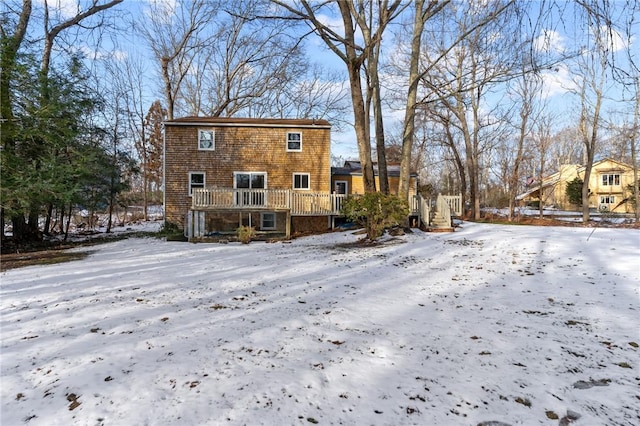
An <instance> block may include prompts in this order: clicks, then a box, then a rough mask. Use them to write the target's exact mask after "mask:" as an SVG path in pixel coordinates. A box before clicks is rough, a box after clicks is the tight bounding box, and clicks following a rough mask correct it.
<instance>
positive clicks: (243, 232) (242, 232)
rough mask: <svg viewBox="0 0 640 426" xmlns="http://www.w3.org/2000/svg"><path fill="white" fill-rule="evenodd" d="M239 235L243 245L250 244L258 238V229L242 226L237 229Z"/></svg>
mask: <svg viewBox="0 0 640 426" xmlns="http://www.w3.org/2000/svg"><path fill="white" fill-rule="evenodd" d="M236 232H237V233H238V241H240V242H241V243H242V244H249V242H250V241H251V240H252V239H253V238H254V237H255V236H256V228H253V227H251V226H244V225H242V226H240V227H239V228H238V229H236Z"/></svg>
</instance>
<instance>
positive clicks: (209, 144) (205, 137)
mask: <svg viewBox="0 0 640 426" xmlns="http://www.w3.org/2000/svg"><path fill="white" fill-rule="evenodd" d="M215 149H216V142H215V132H214V131H213V130H198V150H200V151H213V150H215Z"/></svg>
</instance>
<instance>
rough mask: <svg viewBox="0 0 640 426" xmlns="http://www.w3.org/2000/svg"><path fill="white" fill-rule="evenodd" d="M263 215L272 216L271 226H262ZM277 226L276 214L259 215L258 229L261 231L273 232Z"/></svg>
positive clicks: (265, 213) (264, 213)
mask: <svg viewBox="0 0 640 426" xmlns="http://www.w3.org/2000/svg"><path fill="white" fill-rule="evenodd" d="M265 215H272V216H273V226H264V217H265ZM276 226H277V217H276V214H275V213H274V212H263V213H260V229H263V230H265V231H274V230H275V229H276Z"/></svg>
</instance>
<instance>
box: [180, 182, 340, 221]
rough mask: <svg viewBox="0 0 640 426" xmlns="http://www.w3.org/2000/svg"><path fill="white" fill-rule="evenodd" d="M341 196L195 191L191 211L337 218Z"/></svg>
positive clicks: (270, 191)
mask: <svg viewBox="0 0 640 426" xmlns="http://www.w3.org/2000/svg"><path fill="white" fill-rule="evenodd" d="M346 197H347V196H346V195H344V194H328V193H314V192H299V191H291V190H288V189H224V188H215V189H195V190H194V191H193V196H192V199H191V210H197V211H207V210H230V211H234V210H236V211H239V210H265V211H289V212H290V214H291V215H292V216H339V215H340V210H341V208H342V202H343V201H344V199H345V198H346Z"/></svg>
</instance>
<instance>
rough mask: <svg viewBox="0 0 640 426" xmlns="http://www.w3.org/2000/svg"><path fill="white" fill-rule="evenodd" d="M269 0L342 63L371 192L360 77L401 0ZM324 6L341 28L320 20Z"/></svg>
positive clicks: (368, 131)
mask: <svg viewBox="0 0 640 426" xmlns="http://www.w3.org/2000/svg"><path fill="white" fill-rule="evenodd" d="M272 1H273V3H274V4H276V5H278V6H280V7H282V8H284V9H285V10H287V11H288V12H289V13H290V14H291V15H292V17H293V18H294V19H298V20H302V21H304V22H305V23H306V24H307V25H308V26H309V27H310V28H311V31H312V32H315V33H316V34H317V35H318V36H319V37H320V38H321V39H322V40H323V42H324V43H325V44H326V45H327V47H328V48H329V49H330V50H331V51H332V52H333V53H335V54H336V55H337V56H338V57H339V58H340V59H341V60H342V61H343V62H344V63H345V65H346V68H347V73H348V76H349V86H350V88H351V103H352V108H353V116H354V129H355V132H356V140H357V144H358V153H359V157H360V162H361V164H362V171H363V182H364V188H365V191H366V192H374V191H375V190H376V183H375V177H374V172H373V161H372V157H371V141H370V137H371V129H370V123H369V116H370V115H369V110H368V108H367V107H368V105H367V103H366V101H365V96H364V93H365V92H364V91H363V86H362V77H363V73H364V70H365V61H367V60H370V59H371V55H372V54H374V55H375V49H377V46H378V45H379V44H380V43H381V41H382V35H383V33H384V31H385V29H386V28H387V26H388V25H389V23H390V22H391V21H392V20H393V19H395V17H396V16H397V15H398V13H400V11H401V10H402V1H400V0H392V1H391V2H390V1H388V0H379V1H378V2H376V3H375V6H376V7H375V8H373V7H372V8H369V6H370V4H371V3H372V2H367V1H365V0H355V1H348V2H347V1H337V2H329V3H321V4H319V5H316V6H314V5H312V4H311V3H310V2H309V1H307V0H299V1H298V2H295V3H291V2H288V1H281V0H272ZM335 6H337V8H338V10H337V11H335V9H333V7H335ZM324 8H330V9H331V13H330V14H333V13H335V14H338V15H339V16H340V17H341V19H342V31H341V32H340V30H338V29H336V28H334V27H332V26H330V25H328V24H325V23H324V22H323V21H322V19H321V13H322V11H324ZM374 9H375V10H374ZM374 14H375V17H374V16H373V15H374ZM374 18H375V19H376V21H377V23H376V25H375V27H374V25H373V19H374ZM358 31H360V32H361V34H363V38H364V41H363V42H362V43H361V44H360V43H358V37H357V35H358ZM369 65H370V67H369V73H370V74H371V71H372V68H371V67H374V66H377V63H376V64H375V65H374V63H373V62H370V63H369ZM370 83H371V82H370ZM383 151H384V150H383ZM382 155H384V154H382Z"/></svg>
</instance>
